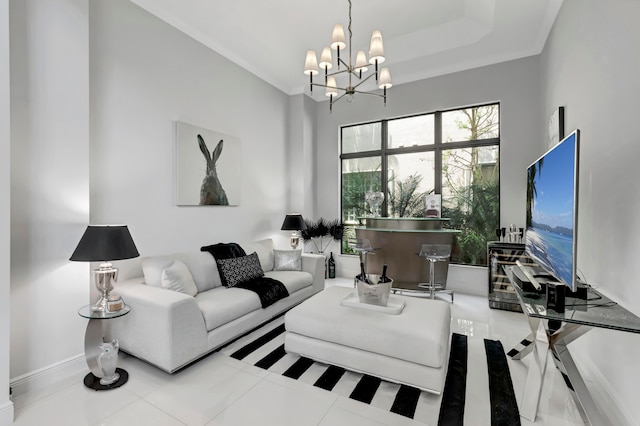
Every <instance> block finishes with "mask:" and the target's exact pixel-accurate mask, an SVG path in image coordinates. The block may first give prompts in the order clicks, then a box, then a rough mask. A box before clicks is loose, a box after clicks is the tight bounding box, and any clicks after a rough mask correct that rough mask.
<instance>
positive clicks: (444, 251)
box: [416, 244, 453, 303]
mask: <svg viewBox="0 0 640 426" xmlns="http://www.w3.org/2000/svg"><path fill="white" fill-rule="evenodd" d="M416 254H417V255H418V256H420V257H423V258H425V259H426V260H427V261H429V282H428V283H420V284H418V287H421V288H425V289H428V290H429V293H430V296H431V298H432V299H434V298H435V294H436V292H442V293H448V294H449V296H451V303H453V290H447V281H446V280H445V281H444V282H443V283H436V262H444V261H445V260H447V259H449V257H450V256H451V246H450V245H449V244H423V245H422V248H421V249H420V253H416Z"/></svg>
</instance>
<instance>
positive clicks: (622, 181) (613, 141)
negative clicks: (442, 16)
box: [539, 0, 640, 424]
mask: <svg viewBox="0 0 640 426" xmlns="http://www.w3.org/2000/svg"><path fill="white" fill-rule="evenodd" d="M638 16H640V3H639V2H634V1H625V0H611V1H607V2H601V1H598V0H565V2H564V4H563V6H562V9H561V12H560V14H559V16H558V18H557V20H556V23H555V26H554V28H553V31H552V33H551V35H550V36H549V39H548V41H547V45H546V47H545V49H544V52H543V55H542V56H541V64H542V70H541V75H542V89H543V96H542V104H541V105H542V108H541V109H542V118H543V119H545V117H549V115H550V114H551V112H552V111H553V109H554V108H556V107H558V106H564V107H565V114H566V128H567V129H568V130H569V131H570V130H572V129H575V128H579V129H580V130H581V147H580V150H581V151H580V193H579V214H578V268H579V269H580V272H581V274H582V275H583V277H584V278H585V279H586V280H587V282H589V283H590V284H592V285H596V286H598V287H599V289H600V290H601V291H602V292H603V293H605V294H607V295H609V296H610V297H611V298H612V299H613V300H616V301H617V302H618V303H620V304H621V305H622V306H624V307H626V308H627V309H630V310H631V311H632V312H634V313H635V314H636V315H640V285H638V283H637V281H638V280H637V277H638V268H637V263H636V262H637V255H638V253H640V238H639V237H640V221H638V217H637V214H636V212H637V211H638V210H640V193H639V192H638V183H637V180H638V173H637V169H638V160H639V159H640V136H639V134H640V133H639V132H638V126H637V122H638V99H640V80H639V78H638V76H640V53H639V50H638V48H639V47H640V27H639V26H638V24H637V18H638ZM544 125H546V122H545V123H542V124H541V126H544ZM539 149H540V151H541V152H542V149H543V148H542V147H540V148H539ZM572 345H575V346H576V347H575V350H574V353H575V354H576V356H577V357H579V361H580V363H579V367H581V368H583V369H585V370H586V372H587V376H588V377H590V379H591V380H594V381H596V382H600V383H601V385H602V386H604V388H605V389H606V390H607V391H609V392H610V396H609V398H610V399H612V400H613V401H615V402H616V403H617V404H619V406H621V407H622V410H623V414H624V415H625V416H626V417H625V418H624V419H622V420H620V421H619V422H617V423H615V424H627V423H629V422H633V423H635V424H638V423H640V406H639V405H638V404H637V398H636V397H635V396H636V395H637V383H638V381H640V367H638V362H637V354H638V353H640V335H635V334H630V333H623V332H617V331H608V330H594V331H592V332H590V333H588V334H587V335H585V336H584V337H583V338H581V339H579V340H578V341H576V342H575V343H573V344H572ZM597 401H598V402H600V399H597ZM605 410H607V408H606V407H605Z"/></svg>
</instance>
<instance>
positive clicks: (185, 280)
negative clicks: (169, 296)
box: [160, 260, 198, 296]
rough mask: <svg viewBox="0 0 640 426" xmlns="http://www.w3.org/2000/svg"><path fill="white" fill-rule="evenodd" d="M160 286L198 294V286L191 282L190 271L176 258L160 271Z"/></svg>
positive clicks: (192, 294) (189, 293) (190, 294)
mask: <svg viewBox="0 0 640 426" xmlns="http://www.w3.org/2000/svg"><path fill="white" fill-rule="evenodd" d="M160 283H161V285H162V288H166V289H168V290H173V291H179V292H180V293H185V294H188V295H189V296H195V295H196V294H198V287H196V283H195V282H193V277H192V276H191V272H189V269H188V268H187V265H185V264H184V263H183V262H181V261H179V260H176V261H174V262H173V263H172V264H171V266H169V267H168V268H165V269H164V270H163V271H162V276H161V278H160Z"/></svg>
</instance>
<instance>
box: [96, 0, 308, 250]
mask: <svg viewBox="0 0 640 426" xmlns="http://www.w3.org/2000/svg"><path fill="white" fill-rule="evenodd" d="M90 16H91V17H90V28H91V46H90V51H91V222H93V223H125V224H127V225H128V226H129V229H130V230H131V234H132V236H133V239H134V241H135V243H136V245H137V247H138V250H139V251H140V253H141V255H143V256H145V255H154V254H166V253H172V252H176V251H186V250H199V249H200V247H201V246H203V245H208V244H213V243H216V242H221V241H247V240H253V239H256V238H262V237H268V236H273V237H275V238H276V239H281V241H278V243H279V244H281V245H282V246H283V247H285V246H286V245H287V238H288V233H287V232H285V231H280V226H281V225H282V220H283V219H284V215H285V213H287V211H288V209H289V208H290V207H298V206H295V205H291V204H292V203H291V202H290V201H289V190H290V189H289V188H290V182H289V180H290V179H291V178H290V173H291V172H290V171H289V169H288V163H287V160H286V159H287V158H290V159H292V160H295V161H298V159H297V158H294V157H295V156H299V155H300V152H301V150H299V149H298V153H293V154H292V155H293V156H294V157H287V152H288V151H289V150H288V147H287V138H288V135H289V132H290V125H289V121H288V120H289V108H290V105H289V97H288V96H287V95H285V94H284V93H282V92H280V91H279V90H277V89H275V88H274V87H273V86H271V85H268V84H267V83H265V82H264V81H262V80H260V79H259V78H258V77H256V76H255V75H253V74H251V73H249V72H247V71H245V70H244V69H242V68H240V67H238V66H237V65H235V64H233V63H231V62H230V61H228V60H227V59H225V58H223V57H222V56H220V55H218V54H216V53H214V52H212V51H211V50H209V49H208V48H206V47H205V46H203V45H202V44H200V43H198V42H196V41H194V40H193V39H191V38H189V37H188V36H186V35H184V34H183V33H181V32H179V31H177V30H176V29H175V28H173V27H171V26H169V25H167V24H166V23H164V22H163V21H161V20H159V19H158V18H156V17H155V16H153V15H151V14H149V13H148V12H146V11H145V10H143V9H141V8H138V7H137V6H135V5H134V4H132V3H130V2H129V1H126V0H110V1H92V2H91V13H90ZM174 121H183V122H187V123H191V124H194V125H196V126H200V127H204V128H207V129H211V130H215V131H218V132H220V133H224V134H228V135H233V136H234V137H237V138H239V139H240V141H241V143H242V162H241V164H240V165H239V166H238V167H241V169H242V199H241V203H240V206H239V207H221V206H207V207H178V206H176V205H175V201H174V180H175V141H174V133H173V122H174ZM222 155H223V156H224V151H223V153H222ZM194 167H201V168H202V170H203V177H204V159H203V163H202V164H196V165H194ZM296 178H297V179H300V177H299V176H298V177H296ZM221 181H222V184H223V186H224V180H223V178H222V177H221Z"/></svg>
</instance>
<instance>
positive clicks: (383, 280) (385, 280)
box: [378, 263, 391, 284]
mask: <svg viewBox="0 0 640 426" xmlns="http://www.w3.org/2000/svg"><path fill="white" fill-rule="evenodd" d="M389 281H391V278H389V277H388V276H387V264H386V263H385V264H384V265H383V266H382V275H380V279H379V280H378V284H382V283H388V282H389Z"/></svg>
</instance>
